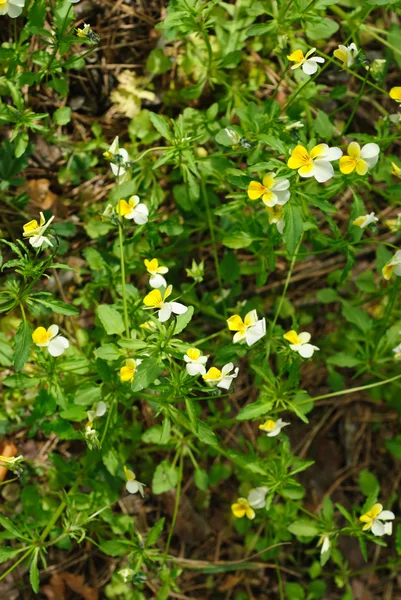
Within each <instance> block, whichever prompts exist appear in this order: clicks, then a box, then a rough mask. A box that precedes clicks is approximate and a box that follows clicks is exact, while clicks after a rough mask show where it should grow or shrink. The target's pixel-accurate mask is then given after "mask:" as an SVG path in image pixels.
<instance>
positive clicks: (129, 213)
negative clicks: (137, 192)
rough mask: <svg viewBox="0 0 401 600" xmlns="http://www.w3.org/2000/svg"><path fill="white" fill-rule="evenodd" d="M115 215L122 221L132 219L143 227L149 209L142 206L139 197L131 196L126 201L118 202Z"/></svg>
mask: <svg viewBox="0 0 401 600" xmlns="http://www.w3.org/2000/svg"><path fill="white" fill-rule="evenodd" d="M116 213H117V214H118V215H119V216H120V217H124V219H133V220H134V222H135V223H136V224H137V225H144V224H145V223H147V222H148V216H149V209H148V207H147V206H146V205H145V204H143V203H142V202H141V201H140V199H139V196H131V198H130V199H129V200H128V202H127V201H126V200H120V201H119V203H118V205H117V207H116Z"/></svg>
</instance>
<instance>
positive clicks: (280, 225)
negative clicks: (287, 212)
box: [276, 219, 285, 235]
mask: <svg viewBox="0 0 401 600" xmlns="http://www.w3.org/2000/svg"><path fill="white" fill-rule="evenodd" d="M284 226H285V222H284V219H279V220H278V221H277V223H276V227H277V231H278V232H279V233H281V235H283V231H284Z"/></svg>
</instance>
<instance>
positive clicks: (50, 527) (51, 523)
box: [39, 500, 67, 542]
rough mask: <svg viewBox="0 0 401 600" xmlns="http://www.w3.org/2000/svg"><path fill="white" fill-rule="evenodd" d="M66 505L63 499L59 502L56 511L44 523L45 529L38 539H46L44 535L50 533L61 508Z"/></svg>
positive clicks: (61, 510)
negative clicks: (45, 523)
mask: <svg viewBox="0 0 401 600" xmlns="http://www.w3.org/2000/svg"><path fill="white" fill-rule="evenodd" d="M66 506H67V504H66V503H65V502H64V500H63V501H62V502H61V504H60V506H59V507H58V509H57V510H56V512H55V513H54V514H53V516H52V518H51V519H50V521H49V522H48V524H47V525H46V527H45V529H44V530H43V533H42V535H41V536H40V538H39V541H41V542H43V541H44V540H45V539H46V537H47V536H48V534H49V533H50V531H51V529H52V527H53V525H54V524H55V523H56V521H57V519H58V518H59V517H60V515H61V513H62V512H63V510H64V509H65V507H66Z"/></svg>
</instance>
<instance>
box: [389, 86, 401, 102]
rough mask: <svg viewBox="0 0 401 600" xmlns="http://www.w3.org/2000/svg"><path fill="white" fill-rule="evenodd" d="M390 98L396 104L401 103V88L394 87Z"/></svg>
mask: <svg viewBox="0 0 401 600" xmlns="http://www.w3.org/2000/svg"><path fill="white" fill-rule="evenodd" d="M389 96H390V98H392V100H395V101H396V102H401V87H393V88H391V90H390V92H389Z"/></svg>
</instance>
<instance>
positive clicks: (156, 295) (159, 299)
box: [143, 285, 188, 323]
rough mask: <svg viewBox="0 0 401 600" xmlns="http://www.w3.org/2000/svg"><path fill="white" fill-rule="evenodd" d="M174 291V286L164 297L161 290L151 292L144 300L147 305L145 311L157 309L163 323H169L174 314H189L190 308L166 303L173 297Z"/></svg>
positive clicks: (167, 290)
mask: <svg viewBox="0 0 401 600" xmlns="http://www.w3.org/2000/svg"><path fill="white" fill-rule="evenodd" d="M172 291H173V286H172V285H169V286H168V288H167V289H166V291H165V292H164V296H162V295H161V293H160V290H159V289H155V290H152V291H151V292H149V294H148V295H147V296H145V298H144V299H143V303H144V304H145V307H144V310H148V309H151V308H153V309H156V310H157V311H158V312H157V317H158V319H159V321H160V322H161V323H164V322H165V321H168V320H169V318H170V317H171V314H172V313H174V314H175V315H182V314H184V313H185V312H187V310H188V308H187V307H186V306H184V305H183V304H181V303H180V302H166V299H167V298H168V297H169V296H170V295H171V293H172Z"/></svg>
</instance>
